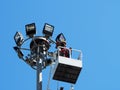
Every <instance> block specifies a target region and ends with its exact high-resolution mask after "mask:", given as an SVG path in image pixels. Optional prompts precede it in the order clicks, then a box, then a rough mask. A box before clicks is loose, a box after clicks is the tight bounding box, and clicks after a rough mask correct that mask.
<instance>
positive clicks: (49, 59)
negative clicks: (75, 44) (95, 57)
mask: <svg viewBox="0 0 120 90" xmlns="http://www.w3.org/2000/svg"><path fill="white" fill-rule="evenodd" d="M25 30H26V35H27V37H28V38H26V39H24V38H23V36H22V34H21V33H20V32H16V34H15V36H14V40H15V43H16V46H14V47H13V48H14V50H15V51H16V53H17V54H18V57H19V58H20V59H22V60H23V61H24V62H25V63H27V64H28V65H29V66H31V67H32V68H33V69H35V70H36V71H37V90H42V70H43V69H44V68H45V67H47V66H49V65H51V64H52V65H53V66H54V68H53V70H52V72H53V73H52V78H53V79H54V80H57V81H62V82H67V83H70V84H72V85H71V90H74V88H73V84H75V83H76V81H77V79H78V76H79V74H80V72H81V70H82V52H81V50H76V49H72V48H67V47H62V46H60V47H57V51H56V52H55V51H54V52H49V51H48V50H49V49H50V46H51V44H56V42H54V40H52V39H51V37H52V35H53V32H54V26H53V25H50V24H48V23H45V24H44V27H43V31H42V33H43V36H35V34H36V26H35V23H31V24H27V25H25ZM61 35H62V36H60V39H61V38H62V39H63V38H64V35H63V34H61ZM27 41H29V43H27V44H29V45H27V46H29V47H28V48H26V42H27ZM62 49H65V50H66V49H67V50H68V51H69V57H65V56H61V55H62V54H61V51H60V50H62ZM24 51H28V52H27V53H26V52H24ZM74 51H75V52H78V53H79V55H77V56H78V58H77V59H75V58H73V57H72V56H74ZM23 52H24V53H23ZM75 56H76V54H75ZM53 62H54V63H53ZM48 87H49V83H48ZM63 89H64V87H61V88H60V90H63Z"/></svg>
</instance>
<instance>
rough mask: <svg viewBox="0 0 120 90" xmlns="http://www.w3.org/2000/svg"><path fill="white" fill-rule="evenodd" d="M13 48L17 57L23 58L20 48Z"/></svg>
mask: <svg viewBox="0 0 120 90" xmlns="http://www.w3.org/2000/svg"><path fill="white" fill-rule="evenodd" d="M13 48H14V50H15V51H16V52H17V54H18V57H19V58H23V56H24V55H23V53H22V52H21V51H20V49H19V48H18V47H13Z"/></svg>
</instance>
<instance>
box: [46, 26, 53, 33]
mask: <svg viewBox="0 0 120 90" xmlns="http://www.w3.org/2000/svg"><path fill="white" fill-rule="evenodd" d="M45 30H46V31H48V32H50V33H52V31H53V27H52V26H50V25H48V24H46V25H45Z"/></svg>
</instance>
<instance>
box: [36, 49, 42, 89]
mask: <svg viewBox="0 0 120 90" xmlns="http://www.w3.org/2000/svg"><path fill="white" fill-rule="evenodd" d="M39 54H40V51H39V47H37V62H36V64H37V65H36V66H37V90H42V59H41V58H40V55H39Z"/></svg>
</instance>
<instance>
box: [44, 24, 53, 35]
mask: <svg viewBox="0 0 120 90" xmlns="http://www.w3.org/2000/svg"><path fill="white" fill-rule="evenodd" d="M53 32H54V26H53V25H50V24H48V23H45V25H44V27H43V34H44V35H45V36H46V37H51V36H52V34H53Z"/></svg>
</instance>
